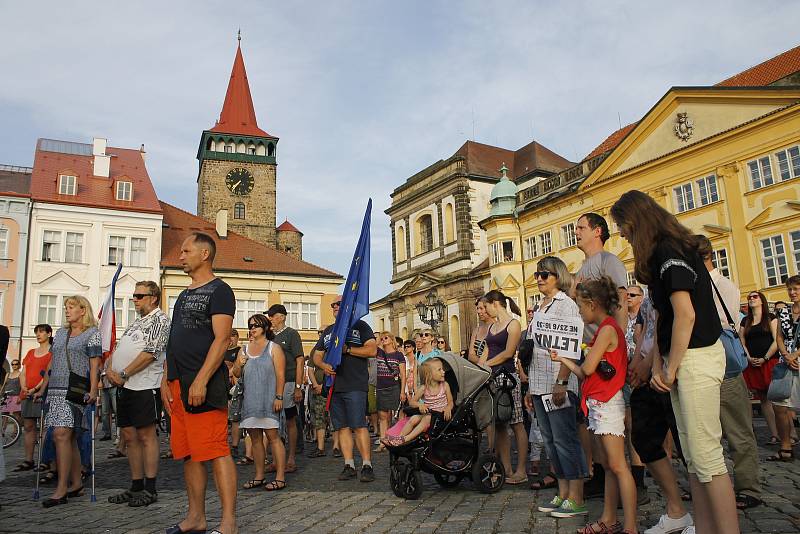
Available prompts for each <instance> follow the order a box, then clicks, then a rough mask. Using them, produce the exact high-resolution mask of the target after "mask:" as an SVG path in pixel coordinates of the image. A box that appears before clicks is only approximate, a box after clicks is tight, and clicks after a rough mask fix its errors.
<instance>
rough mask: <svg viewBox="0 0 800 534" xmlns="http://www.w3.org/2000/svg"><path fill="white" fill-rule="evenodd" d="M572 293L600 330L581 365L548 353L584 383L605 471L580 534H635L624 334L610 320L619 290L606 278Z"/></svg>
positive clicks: (586, 319) (586, 409) (587, 320)
mask: <svg viewBox="0 0 800 534" xmlns="http://www.w3.org/2000/svg"><path fill="white" fill-rule="evenodd" d="M575 294H576V297H577V302H578V311H579V312H580V314H581V318H582V319H583V321H584V323H587V324H589V323H592V324H595V325H597V326H598V330H597V332H596V333H595V335H594V338H593V339H592V342H591V343H590V344H589V349H588V353H587V354H586V358H585V359H584V362H583V364H582V365H578V364H577V362H575V361H573V360H571V359H569V358H564V357H562V356H559V355H558V354H557V353H556V351H551V353H550V357H551V358H552V359H553V360H554V361H559V362H561V363H562V364H564V365H565V366H567V367H569V369H570V371H572V372H573V373H575V375H576V376H577V377H578V378H580V379H582V380H583V386H582V388H581V393H582V395H581V397H582V400H581V403H582V407H583V412H584V413H585V414H587V416H588V419H589V430H591V431H592V433H593V434H594V435H595V439H597V440H598V441H599V443H600V444H601V445H602V447H599V449H600V452H602V454H601V455H600V456H601V458H600V462H601V463H602V464H603V467H604V468H605V470H606V485H605V499H604V502H603V515H602V516H600V519H598V520H597V521H596V522H594V523H589V524H588V525H586V527H584V529H583V530H581V531H579V532H583V533H584V534H592V533H599V532H621V533H624V534H636V533H638V532H639V531H638V530H637V528H636V483H635V482H634V480H633V476H632V475H631V472H630V469H629V468H628V463H627V462H626V461H625V400H624V399H623V398H622V386H623V385H624V384H625V376H626V375H627V366H628V356H627V354H628V351H627V348H626V346H625V333H624V332H623V331H622V329H621V328H620V327H619V325H618V324H617V322H616V321H615V320H614V317H613V316H614V312H615V311H616V310H617V308H618V307H619V297H618V293H617V288H616V287H614V283H613V282H612V281H611V279H610V278H608V277H602V278H600V279H598V280H589V281H586V282H581V283H580V284H578V286H577V288H576V290H575ZM619 496H621V497H622V509H623V512H624V516H625V519H624V527H625V528H624V529H622V528H621V526H622V525H620V524H619V523H618V522H617V501H618V498H619Z"/></svg>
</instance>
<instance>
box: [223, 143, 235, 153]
mask: <svg viewBox="0 0 800 534" xmlns="http://www.w3.org/2000/svg"><path fill="white" fill-rule="evenodd" d="M225 152H227V153H231V152H233V145H225Z"/></svg>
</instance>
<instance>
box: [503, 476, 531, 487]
mask: <svg viewBox="0 0 800 534" xmlns="http://www.w3.org/2000/svg"><path fill="white" fill-rule="evenodd" d="M527 481H528V476H527V475H525V476H523V477H515V476H510V477H506V484H511V485H512V486H516V485H519V484H525V483H526V482H527Z"/></svg>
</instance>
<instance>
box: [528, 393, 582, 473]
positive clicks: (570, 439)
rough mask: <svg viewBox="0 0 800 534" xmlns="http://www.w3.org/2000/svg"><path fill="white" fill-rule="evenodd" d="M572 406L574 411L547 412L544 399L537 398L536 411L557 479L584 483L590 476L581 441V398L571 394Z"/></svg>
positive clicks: (535, 401) (534, 403) (535, 396)
mask: <svg viewBox="0 0 800 534" xmlns="http://www.w3.org/2000/svg"><path fill="white" fill-rule="evenodd" d="M567 395H569V400H570V401H571V402H572V407H571V408H562V409H560V410H553V411H551V412H549V413H548V412H546V411H545V410H544V404H543V403H542V397H541V396H540V395H533V409H534V411H535V412H536V419H537V421H538V422H539V429H540V430H541V432H542V439H543V440H544V448H545V450H546V451H547V457H548V458H550V462H551V463H552V464H553V472H554V473H555V475H556V478H560V479H561V480H580V479H583V478H586V477H587V476H589V469H588V467H587V466H586V456H584V454H583V449H582V448H581V442H580V440H579V439H578V423H577V413H576V412H577V410H579V409H580V407H579V404H578V397H577V396H576V395H575V394H574V393H573V392H571V391H568V392H567Z"/></svg>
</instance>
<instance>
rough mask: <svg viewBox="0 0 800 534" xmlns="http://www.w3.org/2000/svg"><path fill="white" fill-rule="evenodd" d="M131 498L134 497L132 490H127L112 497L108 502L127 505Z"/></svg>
mask: <svg viewBox="0 0 800 534" xmlns="http://www.w3.org/2000/svg"><path fill="white" fill-rule="evenodd" d="M131 497H133V493H131V490H125V491H123V492H122V493H117V494H116V495H111V496H110V497H109V498H108V502H110V503H111V504H125V503H126V502H128V501H130V500H131Z"/></svg>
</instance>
